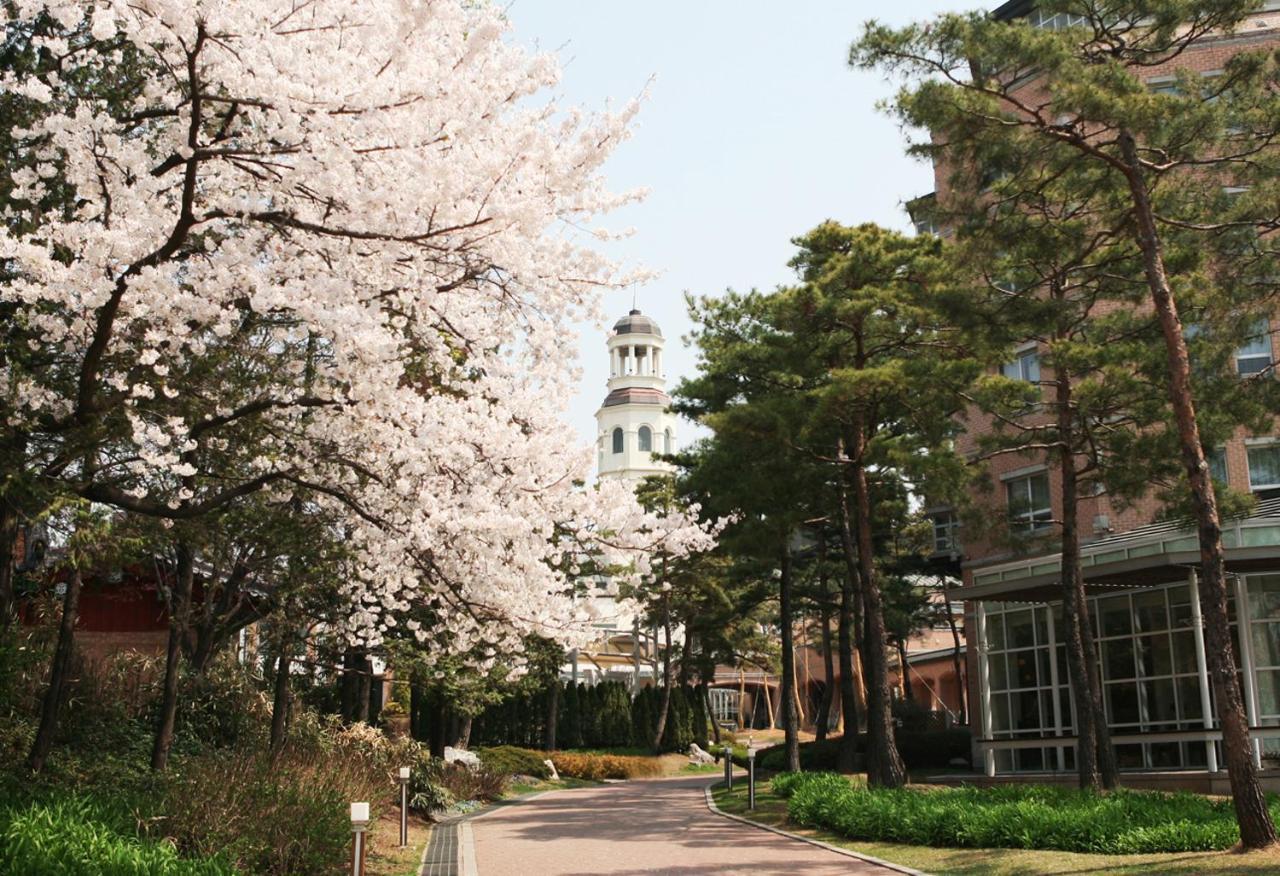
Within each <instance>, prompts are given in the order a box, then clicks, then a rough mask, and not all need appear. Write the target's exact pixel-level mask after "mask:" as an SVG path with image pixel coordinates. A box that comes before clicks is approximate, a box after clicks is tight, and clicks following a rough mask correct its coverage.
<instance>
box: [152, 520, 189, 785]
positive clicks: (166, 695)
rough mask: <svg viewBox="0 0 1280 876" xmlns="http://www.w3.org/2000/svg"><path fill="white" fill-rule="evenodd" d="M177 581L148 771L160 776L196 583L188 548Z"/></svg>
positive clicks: (181, 553) (180, 551)
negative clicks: (192, 593)
mask: <svg viewBox="0 0 1280 876" xmlns="http://www.w3.org/2000/svg"><path fill="white" fill-rule="evenodd" d="M177 560H178V562H177V579H176V580H175V581H174V590H173V598H172V599H171V600H170V603H169V605H170V608H169V645H168V649H167V650H166V652H165V662H164V688H163V693H162V695H161V699H160V720H159V723H158V724H157V726H156V738H155V744H154V745H153V746H152V748H151V769H152V770H153V771H155V772H162V771H164V769H165V768H166V767H168V765H169V751H170V749H172V748H173V731H174V725H175V723H176V722H177V718H178V679H179V675H180V672H181V668H182V640H183V639H184V638H185V637H186V635H187V623H188V622H189V621H190V619H191V588H192V584H193V582H194V579H195V556H194V554H193V553H192V551H191V548H190V547H188V546H187V545H186V544H183V543H179V544H178V547H177Z"/></svg>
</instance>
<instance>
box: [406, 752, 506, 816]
mask: <svg viewBox="0 0 1280 876" xmlns="http://www.w3.org/2000/svg"><path fill="white" fill-rule="evenodd" d="M417 776H421V779H418V778H417ZM410 781H411V782H414V781H421V782H422V783H423V785H424V786H425V785H430V786H433V787H434V788H437V789H439V790H440V791H444V792H445V793H444V794H443V795H439V791H433V792H431V793H434V794H437V795H438V796H440V797H441V798H442V799H443V798H446V797H447V798H451V802H450V803H447V804H445V805H444V806H441V807H438V808H441V809H447V808H448V807H449V805H452V801H459V802H461V801H464V800H483V801H486V802H487V801H490V800H497V799H498V798H499V797H501V796H502V792H503V790H504V789H505V788H506V784H507V777H506V776H505V775H503V774H502V773H499V772H497V771H496V770H491V769H489V768H488V767H486V766H484V765H483V764H481V766H480V767H479V768H478V769H472V768H471V767H469V766H467V765H466V764H462V763H445V762H444V761H443V760H441V759H439V758H432V759H431V760H428V761H426V762H424V763H422V764H419V765H418V766H417V767H416V768H415V769H414V770H413V771H411V772H410ZM410 790H411V791H412V790H413V789H412V788H411V789H410ZM424 790H425V788H424Z"/></svg>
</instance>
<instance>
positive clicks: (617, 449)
mask: <svg viewBox="0 0 1280 876" xmlns="http://www.w3.org/2000/svg"><path fill="white" fill-rule="evenodd" d="M613 452H614V453H621V452H622V428H621V427H618V428H615V429H614V430H613Z"/></svg>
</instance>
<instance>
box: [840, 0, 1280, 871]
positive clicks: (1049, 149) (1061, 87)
mask: <svg viewBox="0 0 1280 876" xmlns="http://www.w3.org/2000/svg"><path fill="white" fill-rule="evenodd" d="M1040 5H1041V6H1042V7H1043V8H1044V9H1045V10H1046V11H1049V12H1057V11H1062V12H1066V13H1068V15H1069V16H1075V17H1076V20H1079V21H1081V22H1082V25H1081V26H1078V27H1068V28H1064V29H1059V30H1054V29H1047V28H1033V27H1029V26H1028V25H1027V24H1026V22H1013V23H1010V22H1005V21H1001V20H997V19H993V18H989V17H986V16H981V15H969V16H962V15H948V16H942V17H940V18H939V19H937V20H935V21H934V22H931V23H930V24H929V25H928V26H921V25H913V26H910V27H907V28H904V29H898V30H895V29H892V28H888V27H885V26H882V25H878V24H875V23H872V24H870V25H868V27H867V29H866V31H865V33H864V35H863V36H862V38H861V40H860V41H859V42H858V43H856V44H855V45H854V47H853V50H852V53H851V61H852V63H854V64H855V65H858V66H863V67H884V68H890V69H893V70H896V71H899V72H902V73H904V74H906V75H908V76H910V77H912V80H913V81H912V82H911V83H910V84H909V86H908V87H907V88H906V89H905V90H904V91H903V92H902V93H900V95H899V97H898V99H897V101H896V111H897V112H898V114H899V115H900V117H901V118H902V119H903V121H904V122H906V123H907V124H908V125H909V126H911V127H914V128H922V129H925V130H929V131H930V132H931V133H932V135H933V136H932V140H931V142H930V143H929V144H924V145H921V146H918V147H916V150H915V151H917V152H919V153H920V154H925V155H929V156H930V157H934V158H936V159H938V160H940V161H943V162H951V167H952V168H953V170H956V171H959V170H960V168H962V167H963V166H964V165H965V161H966V152H967V151H968V150H970V149H972V147H973V144H975V143H979V142H981V141H983V140H985V139H987V138H996V139H998V140H999V141H1000V142H1001V143H1002V144H1003V147H1004V149H1005V156H1004V161H1002V162H1001V165H999V166H995V167H983V168H981V169H980V170H979V171H978V172H979V173H982V174H983V175H985V176H986V177H987V178H988V179H989V180H990V181H991V183H992V189H993V196H994V197H995V198H998V197H999V196H1000V179H999V177H1000V174H1001V173H1002V172H1003V171H1006V170H1009V169H1013V170H1015V171H1016V170H1017V169H1018V168H1019V167H1022V166H1044V165H1045V164H1047V163H1051V162H1054V161H1064V162H1065V161H1067V160H1068V158H1065V157H1063V156H1069V160H1072V161H1075V162H1077V163H1078V164H1079V165H1081V166H1087V167H1088V168H1090V170H1091V175H1092V177H1093V179H1094V180H1095V184H1094V185H1095V187H1094V188H1093V189H1091V190H1087V191H1086V190H1082V191H1079V192H1078V193H1077V194H1078V195H1079V196H1080V197H1081V198H1082V199H1088V200H1089V201H1090V203H1091V204H1092V205H1093V206H1095V207H1096V208H1097V209H1098V211H1099V213H1100V215H1099V216H1098V219H1097V228H1098V229H1099V230H1100V232H1105V231H1108V230H1115V231H1116V232H1117V233H1119V234H1121V235H1123V240H1124V243H1125V244H1126V245H1127V246H1128V247H1129V248H1130V249H1131V251H1132V252H1133V254H1134V256H1135V257H1136V258H1137V259H1138V260H1139V261H1140V264H1141V277H1142V281H1143V284H1144V286H1145V291H1146V294H1147V304H1148V306H1149V307H1150V308H1151V311H1152V312H1153V313H1154V314H1155V316H1156V318H1157V321H1158V324H1159V327H1160V333H1161V335H1162V337H1163V341H1164V364H1165V368H1164V383H1165V392H1166V395H1167V397H1168V401H1169V406H1170V410H1171V413H1172V417H1171V419H1172V421H1173V422H1172V426H1173V428H1172V432H1173V434H1174V435H1176V438H1177V444H1178V450H1179V456H1180V458H1181V461H1182V465H1183V468H1184V470H1185V473H1186V481H1187V484H1188V488H1189V494H1190V499H1191V502H1190V504H1191V506H1192V510H1193V512H1194V515H1195V519H1196V523H1197V532H1198V538H1199V542H1200V552H1201V557H1202V564H1201V571H1200V580H1199V588H1200V600H1201V604H1202V609H1203V613H1204V621H1205V638H1206V646H1207V647H1206V651H1207V656H1208V660H1209V664H1210V667H1209V670H1210V676H1211V678H1212V681H1213V687H1214V694H1215V700H1216V703H1217V709H1218V719H1219V723H1220V725H1221V727H1222V747H1223V753H1224V756H1225V759H1226V765H1227V769H1228V774H1229V777H1230V781H1231V790H1232V800H1233V802H1234V805H1235V810H1236V818H1237V821H1238V822H1239V825H1240V833H1241V839H1242V842H1243V844H1244V845H1245V846H1246V847H1248V848H1260V847H1264V846H1268V845H1272V844H1274V843H1275V842H1276V840H1277V835H1276V829H1275V825H1274V824H1273V822H1272V819H1271V816H1270V813H1269V812H1268V810H1267V805H1266V799H1265V796H1264V795H1263V793H1262V790H1261V786H1260V784H1259V781H1258V775H1257V769H1256V767H1255V765H1254V763H1253V758H1252V750H1251V748H1252V746H1251V743H1250V739H1249V733H1248V722H1247V719H1246V716H1245V711H1244V704H1243V698H1242V696H1241V690H1240V682H1239V679H1238V677H1237V675H1236V673H1235V670H1234V646H1233V643H1232V640H1231V633H1230V627H1229V617H1228V607H1227V588H1226V579H1225V562H1224V552H1223V544H1222V525H1221V518H1220V512H1219V499H1218V494H1217V490H1216V489H1215V485H1214V483H1213V479H1212V478H1211V476H1210V474H1209V466H1208V462H1207V459H1206V453H1205V447H1204V441H1205V438H1206V436H1205V435H1204V434H1203V431H1204V430H1203V428H1202V426H1203V423H1202V422H1201V414H1200V403H1201V402H1202V401H1203V397H1198V396H1197V394H1196V392H1195V389H1194V374H1193V368H1192V364H1191V360H1190V357H1189V355H1188V343H1187V339H1186V331H1185V325H1184V322H1183V319H1184V314H1185V313H1186V312H1187V311H1188V310H1189V309H1190V308H1188V307H1186V306H1185V305H1187V304H1188V302H1194V301H1196V300H1197V299H1199V300H1200V301H1202V302H1203V304H1204V308H1205V312H1206V313H1216V314H1222V315H1226V314H1232V313H1234V314H1235V316H1234V317H1233V318H1232V319H1231V321H1233V322H1235V323H1236V324H1237V325H1238V324H1239V319H1240V316H1241V315H1243V316H1244V317H1246V318H1247V319H1254V320H1256V319H1257V318H1258V317H1259V316H1260V315H1266V314H1267V310H1268V308H1269V305H1268V303H1267V301H1266V295H1267V293H1266V291H1265V288H1266V287H1267V286H1269V284H1258V283H1250V282H1247V281H1246V282H1241V281H1240V275H1241V274H1244V273H1246V272H1248V271H1250V270H1255V271H1256V270H1259V266H1261V271H1262V273H1261V274H1259V275H1258V276H1263V275H1269V276H1272V277H1274V276H1275V268H1274V265H1273V264H1271V261H1272V258H1271V256H1270V254H1269V253H1268V252H1267V251H1266V249H1265V248H1262V247H1257V246H1254V247H1252V255H1253V256H1254V258H1252V259H1250V258H1244V259H1242V258H1239V257H1236V258H1228V259H1225V260H1224V259H1218V260H1217V261H1214V260H1212V259H1208V260H1206V259H1205V256H1206V255H1210V254H1211V252H1212V249H1213V248H1214V246H1215V245H1216V244H1217V243H1218V241H1220V240H1226V239H1234V238H1235V237H1236V235H1234V234H1233V233H1232V232H1234V231H1243V232H1246V234H1245V235H1244V236H1245V238H1246V239H1247V237H1248V234H1247V232H1250V231H1254V232H1256V231H1257V230H1259V229H1265V228H1269V227H1274V212H1273V207H1272V206H1270V205H1274V203H1275V194H1276V186H1277V174H1276V167H1277V162H1278V160H1280V156H1278V155H1277V147H1276V145H1275V142H1276V140H1277V134H1278V133H1280V92H1277V90H1276V88H1275V87H1274V84H1275V82H1276V81H1277V78H1278V75H1277V68H1276V59H1275V58H1274V56H1273V55H1272V54H1270V53H1269V52H1267V51H1265V50H1263V51H1257V50H1254V49H1252V48H1251V47H1250V46H1249V45H1248V44H1247V43H1244V44H1240V43H1238V44H1236V45H1235V46H1231V45H1227V50H1228V51H1232V52H1234V53H1235V54H1234V55H1233V57H1231V58H1230V59H1229V60H1227V61H1226V63H1225V64H1222V65H1221V66H1222V68H1223V73H1222V74H1221V75H1220V76H1218V77H1215V78H1212V79H1207V78H1202V77H1201V76H1200V75H1199V73H1198V72H1196V71H1194V70H1191V69H1186V67H1188V66H1189V65H1187V64H1186V60H1185V59H1186V58H1187V57H1188V56H1189V55H1191V54H1192V53H1194V52H1195V50H1196V47H1197V44H1198V43H1199V42H1201V41H1204V40H1206V39H1213V38H1216V37H1217V36H1219V35H1223V34H1229V33H1230V32H1232V31H1234V30H1235V29H1237V28H1238V27H1241V26H1243V25H1244V24H1245V23H1246V21H1247V19H1248V16H1249V14H1250V13H1251V12H1252V11H1253V9H1254V8H1255V7H1256V6H1257V4H1256V3H1254V2H1249V0H1186V2H1184V0H1153V2H1141V3H1138V2H1132V3H1114V2H1102V0H1062V2H1048V3H1042V4H1040ZM1159 65H1167V66H1168V67H1169V68H1171V69H1173V71H1174V73H1175V82H1174V86H1175V87H1174V88H1173V89H1171V90H1166V93H1158V92H1157V91H1155V90H1153V89H1151V88H1150V87H1149V86H1148V83H1147V82H1146V81H1144V79H1145V78H1146V77H1147V76H1149V75H1150V73H1149V71H1150V70H1151V69H1152V68H1153V67H1156V66H1159ZM1215 66H1218V65H1217V64H1216V62H1215ZM1179 68H1183V69H1179ZM974 170H975V166H974V165H972V164H970V165H968V167H967V171H968V172H969V173H970V174H973V173H974ZM1229 188H1230V189H1235V188H1244V189H1246V190H1247V193H1246V194H1245V195H1244V196H1242V197H1240V198H1238V199H1236V201H1237V203H1236V204H1235V205H1234V206H1233V207H1232V208H1231V210H1230V211H1228V212H1227V213H1226V214H1224V213H1223V211H1222V205H1223V195H1224V191H1225V190H1227V189H1229Z"/></svg>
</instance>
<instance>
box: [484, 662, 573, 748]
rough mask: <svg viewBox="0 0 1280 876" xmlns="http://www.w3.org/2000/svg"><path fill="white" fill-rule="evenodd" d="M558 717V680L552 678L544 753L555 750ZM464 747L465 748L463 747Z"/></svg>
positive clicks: (544, 736)
mask: <svg viewBox="0 0 1280 876" xmlns="http://www.w3.org/2000/svg"><path fill="white" fill-rule="evenodd" d="M559 717H560V679H559V678H554V679H552V681H551V687H550V688H549V689H548V691H547V725H546V728H545V731H546V732H545V733H544V735H543V738H542V747H543V749H545V750H546V751H555V750H556V729H557V728H556V724H557V723H558V719H559ZM464 747H465V746H464Z"/></svg>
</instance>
